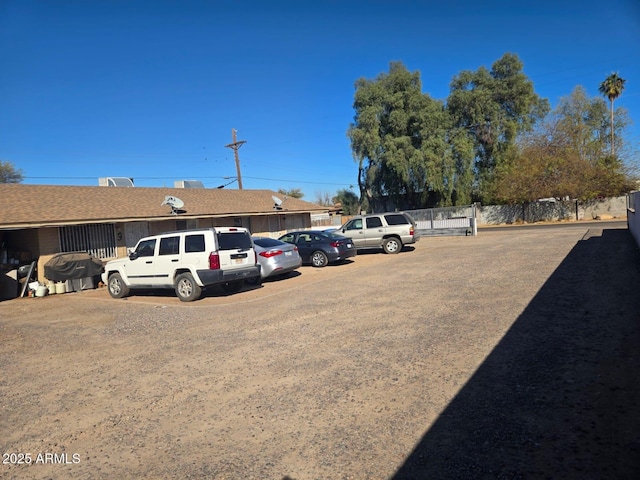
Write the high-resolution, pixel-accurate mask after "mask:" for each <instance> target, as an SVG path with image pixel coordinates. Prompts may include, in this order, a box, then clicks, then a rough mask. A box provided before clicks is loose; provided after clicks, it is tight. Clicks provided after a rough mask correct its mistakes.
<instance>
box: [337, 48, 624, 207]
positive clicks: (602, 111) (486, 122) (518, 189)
mask: <svg viewBox="0 0 640 480" xmlns="http://www.w3.org/2000/svg"><path fill="white" fill-rule="evenodd" d="M624 82H625V80H624V79H621V78H620V77H619V76H617V74H616V75H615V76H613V75H612V76H610V77H608V79H607V80H606V81H605V82H603V83H602V84H601V86H600V92H601V93H603V94H605V96H606V97H607V98H609V100H610V102H611V114H610V119H608V118H607V117H608V115H607V107H606V103H605V102H604V101H603V100H602V99H601V98H588V97H587V95H586V92H585V90H584V89H583V88H582V87H577V88H576V89H575V90H574V92H572V93H571V95H569V96H568V97H566V98H563V99H562V100H561V102H560V104H559V105H558V107H557V108H556V109H555V110H554V111H553V112H551V108H550V104H549V101H548V100H547V99H544V98H541V97H540V96H538V95H537V94H536V92H535V89H534V85H533V82H532V81H531V80H530V79H529V78H528V77H527V76H526V75H525V74H524V72H523V63H522V62H521V61H520V59H519V58H518V57H517V55H515V54H512V53H506V54H505V55H503V56H502V57H501V58H500V59H498V60H497V61H496V62H494V63H493V65H492V66H491V68H490V69H488V68H486V67H480V68H478V70H476V71H468V70H465V71H462V72H461V73H459V74H457V75H455V76H454V77H453V80H452V81H451V84H450V93H449V96H448V98H447V99H446V102H443V101H440V100H436V99H433V98H431V97H430V96H429V95H427V94H424V93H422V80H421V77H420V72H417V71H416V72H410V71H409V70H408V69H407V68H406V67H405V66H404V65H403V64H402V63H401V62H392V63H391V64H390V66H389V71H388V72H385V73H381V74H379V75H378V76H377V77H376V78H375V79H373V80H369V79H364V78H361V79H359V80H357V81H356V83H355V94H354V102H353V108H354V111H355V114H354V119H353V122H352V123H351V124H350V126H349V129H348V132H347V135H348V137H349V138H350V140H351V149H352V153H353V156H354V160H355V161H356V162H357V163H358V186H359V189H360V203H361V206H363V207H364V208H366V209H368V210H371V211H380V210H387V209H389V207H390V206H392V207H397V208H406V209H409V208H421V207H431V206H447V205H460V204H468V203H470V202H471V201H482V202H483V203H491V202H496V201H508V202H524V201H532V200H535V199H537V198H545V197H551V196H553V197H566V196H569V197H571V198H582V199H587V198H595V197H596V196H603V195H611V194H614V195H618V194H620V193H623V192H624V191H625V189H627V188H629V180H628V178H627V176H626V175H625V167H624V164H623V163H622V161H621V160H620V159H619V158H617V157H616V156H615V155H614V154H613V148H612V149H611V151H610V152H608V151H607V150H606V144H607V142H608V135H607V129H609V128H611V129H612V132H611V145H613V143H615V142H614V141H613V135H614V132H616V133H618V134H620V133H621V132H622V131H623V130H624V129H625V127H626V126H627V125H628V123H629V120H628V117H627V116H626V112H625V111H624V110H620V111H616V121H615V123H614V116H613V114H614V111H613V100H615V98H617V96H619V95H620V93H621V92H622V89H623V88H624ZM618 143H619V145H623V144H622V142H621V140H620V135H618Z"/></svg>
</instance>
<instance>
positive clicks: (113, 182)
mask: <svg viewBox="0 0 640 480" xmlns="http://www.w3.org/2000/svg"><path fill="white" fill-rule="evenodd" d="M98 185H100V186H101V187H133V178H128V177H101V178H99V179H98Z"/></svg>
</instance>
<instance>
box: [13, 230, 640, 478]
mask: <svg viewBox="0 0 640 480" xmlns="http://www.w3.org/2000/svg"><path fill="white" fill-rule="evenodd" d="M616 227H617V228H601V227H599V224H598V223H597V222H591V223H584V224H566V225H559V226H553V227H547V228H538V227H528V228H526V229H510V228H496V229H488V230H483V231H481V233H480V235H479V236H478V237H447V238H445V237H442V238H423V239H422V240H420V242H418V243H417V244H416V246H415V248H410V249H407V250H406V251H403V252H402V253H400V254H398V255H384V254H382V253H380V254H361V255H358V256H357V257H356V258H355V259H354V261H353V262H347V263H345V264H343V265H336V266H329V267H326V268H323V269H314V268H312V267H303V268H302V269H301V270H300V271H299V273H298V274H295V275H292V276H290V277H289V278H286V279H283V280H279V281H268V282H265V283H264V284H263V285H262V286H260V287H255V288H247V289H245V290H243V291H242V292H240V293H238V294H234V295H226V294H224V293H223V292H222V291H217V290H213V291H211V292H208V293H207V294H206V296H205V297H204V298H203V299H202V300H200V301H198V302H194V303H191V304H184V303H181V302H180V301H179V300H178V299H177V298H175V296H173V295H172V294H171V293H154V294H151V295H148V296H141V295H137V296H132V297H129V298H128V299H124V300H114V299H111V298H110V297H109V295H108V293H107V292H106V290H105V289H98V290H94V291H85V292H81V293H70V294H65V295H54V296H50V297H44V298H24V299H16V300H11V301H5V302H2V303H0V365H1V366H2V376H1V379H0V405H1V409H2V411H1V416H0V432H2V434H1V435H0V445H1V447H2V453H3V464H2V465H0V477H2V478H16V479H30V478H34V479H112V478H121V479H129V478H154V479H160V478H192V479H199V478H213V479H278V480H280V479H285V478H289V479H296V480H306V479H327V480H329V479H331V480H334V479H392V478H393V479H444V478H451V479H454V478H455V479H460V478H487V479H489V478H509V479H513V478H580V479H585V478H593V479H595V478H598V479H599V478H602V479H605V478H606V479H616V478H619V479H626V478H638V476H639V475H640V354H639V353H638V347H639V345H640V295H638V286H639V285H640V254H639V252H638V248H637V247H636V245H635V244H634V243H633V240H632V239H631V236H630V235H629V233H628V232H627V230H626V224H625V223H624V222H620V223H619V224H618V225H616ZM26 454H29V457H28V458H29V460H27V456H26ZM20 460H22V461H23V463H30V464H29V465H27V464H19V461H20Z"/></svg>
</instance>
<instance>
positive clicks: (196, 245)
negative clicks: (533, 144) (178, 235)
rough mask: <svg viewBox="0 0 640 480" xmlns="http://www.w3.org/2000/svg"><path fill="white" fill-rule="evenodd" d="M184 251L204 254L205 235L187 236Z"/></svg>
mask: <svg viewBox="0 0 640 480" xmlns="http://www.w3.org/2000/svg"><path fill="white" fill-rule="evenodd" d="M184 251H185V252H186V253H193V252H204V235H202V234H198V235H187V236H185V237H184Z"/></svg>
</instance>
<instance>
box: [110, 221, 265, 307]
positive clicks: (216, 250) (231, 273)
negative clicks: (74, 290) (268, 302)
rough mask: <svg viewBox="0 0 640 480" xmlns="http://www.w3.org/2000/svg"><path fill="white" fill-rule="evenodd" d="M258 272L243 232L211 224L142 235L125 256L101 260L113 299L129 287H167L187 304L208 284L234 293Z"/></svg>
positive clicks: (249, 237) (127, 292)
mask: <svg viewBox="0 0 640 480" xmlns="http://www.w3.org/2000/svg"><path fill="white" fill-rule="evenodd" d="M259 276H260V265H259V264H258V263H257V258H256V253H255V251H254V249H253V242H252V241H251V234H250V233H249V231H248V230H247V229H246V228H240V227H236V228H230V227H216V228H206V229H199V230H183V231H179V232H169V233H163V234H160V235H153V236H150V237H145V238H142V239H140V241H138V243H137V245H136V246H135V248H134V250H133V251H132V252H131V253H130V254H129V256H128V257H126V258H120V259H116V260H111V261H110V262H107V264H106V265H105V269H104V273H103V274H102V281H103V282H104V283H105V284H106V285H107V286H108V290H109V294H110V295H111V296H112V297H114V298H122V297H125V296H127V295H128V294H129V292H130V290H133V289H151V288H172V289H174V290H175V292H176V295H177V296H178V298H179V299H180V300H182V301H183V302H190V301H192V300H197V299H198V298H200V295H201V294H202V289H204V288H206V287H209V286H211V285H220V286H221V287H222V288H223V289H225V290H226V291H228V292H236V291H239V290H240V289H241V288H242V286H243V285H244V281H245V280H246V279H248V278H253V277H259Z"/></svg>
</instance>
